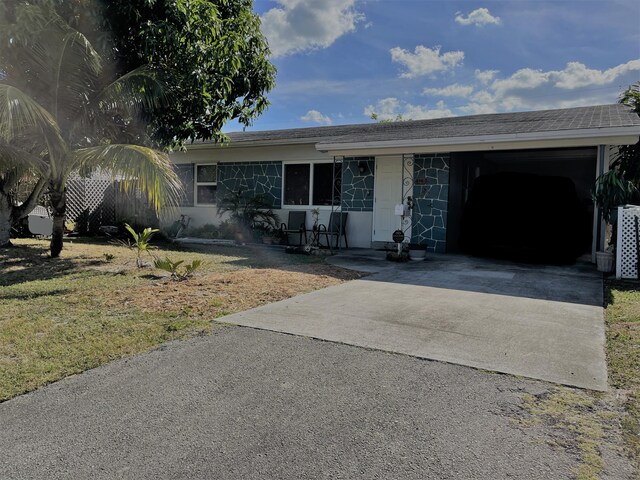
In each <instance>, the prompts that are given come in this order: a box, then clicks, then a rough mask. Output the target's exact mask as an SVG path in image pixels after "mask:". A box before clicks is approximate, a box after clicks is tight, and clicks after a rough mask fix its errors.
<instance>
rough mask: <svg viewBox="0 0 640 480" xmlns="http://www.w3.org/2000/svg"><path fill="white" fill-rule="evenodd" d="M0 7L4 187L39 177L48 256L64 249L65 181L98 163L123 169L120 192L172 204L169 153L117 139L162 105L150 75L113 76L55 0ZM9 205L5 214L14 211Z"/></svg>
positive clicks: (174, 188)
mask: <svg viewBox="0 0 640 480" xmlns="http://www.w3.org/2000/svg"><path fill="white" fill-rule="evenodd" d="M2 13H3V17H2V19H3V20H4V22H3V25H2V27H3V29H2V34H1V37H0V41H2V43H1V44H0V45H1V48H0V71H1V72H2V79H1V80H0V171H1V172H3V174H2V181H3V183H6V184H7V186H10V185H11V183H13V180H12V178H14V177H16V176H20V175H21V174H22V173H24V171H25V169H29V170H30V171H32V172H36V173H37V174H38V175H39V176H40V181H39V182H38V184H37V187H41V186H42V185H43V184H46V186H47V188H48V193H49V197H50V202H51V207H52V210H53V235H52V238H51V256H52V257H57V256H59V254H60V252H61V250H62V246H63V233H64V221H65V214H66V184H67V180H68V179H69V177H70V175H71V174H72V173H74V172H77V171H81V170H85V171H91V170H94V169H98V168H100V169H104V170H106V171H109V172H111V173H112V174H113V175H114V176H115V175H118V176H120V177H121V178H122V179H123V182H122V186H123V188H125V189H126V190H132V189H133V188H140V189H141V190H142V191H144V192H145V193H146V195H147V198H148V200H149V202H150V203H151V204H152V205H153V206H154V207H156V209H158V210H159V209H160V208H162V207H165V206H171V205H175V204H176V203H177V199H178V195H179V188H180V183H179V180H178V178H177V176H176V174H175V172H174V170H173V168H172V166H171V162H170V161H169V158H168V156H167V154H165V153H162V152H159V151H157V150H153V149H151V148H149V147H146V146H141V145H135V144H131V143H121V142H122V140H123V139H127V138H128V137H131V136H132V132H134V131H135V130H134V129H131V128H129V125H130V123H131V121H132V119H135V118H136V114H137V111H138V110H140V109H144V108H154V107H156V106H160V105H162V103H163V97H164V94H163V85H162V81H161V80H159V78H158V76H157V75H156V72H154V71H153V70H152V69H150V68H148V67H146V66H143V67H140V68H137V69H135V70H132V71H130V72H127V73H126V74H124V75H118V74H117V73H115V69H110V68H108V64H107V63H106V62H105V60H104V58H103V57H102V56H101V55H100V54H99V53H98V52H97V51H96V50H95V49H94V48H93V46H92V44H91V43H90V42H89V40H88V39H87V37H85V36H84V35H83V34H82V33H80V32H79V31H77V30H76V29H74V28H72V27H71V26H70V25H69V23H68V22H67V21H65V20H64V19H63V18H62V17H61V16H59V15H58V14H57V12H56V10H55V5H54V4H53V3H52V2H47V1H42V2H33V3H31V2H15V3H14V4H12V5H11V9H8V8H6V7H5V9H4V10H3V12H2ZM5 189H6V186H3V191H5ZM37 193H38V192H36V191H35V188H34V192H32V194H37ZM0 200H2V202H0V203H3V204H4V205H3V206H0V209H2V210H4V211H6V208H5V207H6V202H5V201H4V200H3V199H2V198H1V197H0ZM10 207H11V213H10V219H11V218H13V217H14V216H15V215H16V208H14V206H12V205H10ZM6 217H7V215H6V213H5V214H4V215H3V218H2V219H5V220H6ZM6 230H7V229H6V226H5V227H2V228H0V234H2V235H5V233H4V232H5V231H6ZM4 240H6V239H5V238H0V243H4Z"/></svg>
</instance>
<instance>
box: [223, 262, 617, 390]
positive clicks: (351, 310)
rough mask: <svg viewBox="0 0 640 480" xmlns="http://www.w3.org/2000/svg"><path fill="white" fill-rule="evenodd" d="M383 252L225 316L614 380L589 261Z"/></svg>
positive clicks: (588, 380)
mask: <svg viewBox="0 0 640 480" xmlns="http://www.w3.org/2000/svg"><path fill="white" fill-rule="evenodd" d="M379 255H381V252H375V253H374V252H372V251H364V252H362V253H361V254H357V253H355V254H354V253H353V252H351V253H350V254H348V255H342V256H337V257H334V258H333V259H332V262H333V263H335V264H337V265H341V266H344V267H348V268H355V269H359V270H364V271H376V270H378V273H375V274H373V275H371V276H368V277H365V278H363V279H361V280H356V281H353V282H348V283H346V284H342V285H338V286H335V287H330V288H327V289H323V290H319V291H316V292H312V293H309V294H307V295H302V296H299V297H294V298H291V299H288V300H285V301H282V302H278V303H273V304H270V305H265V306H263V307H260V308H256V309H253V310H250V311H246V312H242V313H238V314H235V315H231V316H227V317H224V318H223V319H220V321H221V322H222V323H228V324H235V325H242V326H247V327H254V328H260V329H265V330H272V331H277V332H283V333H289V334H294V335H302V336H307V337H313V338H319V339H323V340H329V341H334V342H340V343H345V344H350V345H357V346H361V347H368V348H374V349H379V350H385V351H389V352H396V353H402V354H407V355H412V356H415V357H419V358H426V359H433V360H441V361H445V362H450V363H455V364H460V365H467V366H471V367H476V368H482V369H487V370H492V371H496V372H503V373H509V374H514V375H521V376H525V377H530V378H535V379H541V380H547V381H551V382H556V383H561V384H565V385H572V386H577V387H581V388H588V389H594V390H606V389H607V369H606V360H605V353H604V341H605V340H604V321H603V309H602V278H601V275H600V274H598V273H597V272H596V271H595V269H594V268H593V267H592V266H591V265H589V264H583V265H580V264H579V265H577V266H570V267H545V266H527V265H518V264H513V263H509V262H499V261H493V260H492V261H487V260H481V259H474V258H469V257H463V256H451V255H441V256H437V255H430V256H429V259H428V260H427V261H425V262H419V263H411V264H404V265H398V264H390V263H387V262H383V261H380V259H379Z"/></svg>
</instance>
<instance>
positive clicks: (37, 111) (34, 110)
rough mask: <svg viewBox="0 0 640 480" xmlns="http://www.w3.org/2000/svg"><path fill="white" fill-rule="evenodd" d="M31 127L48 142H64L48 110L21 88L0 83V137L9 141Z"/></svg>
mask: <svg viewBox="0 0 640 480" xmlns="http://www.w3.org/2000/svg"><path fill="white" fill-rule="evenodd" d="M33 129H36V130H38V131H40V132H41V133H42V134H43V135H44V136H45V137H46V138H48V139H49V141H50V142H53V143H55V144H58V145H59V146H62V145H63V144H64V142H63V140H62V137H61V134H60V130H59V128H58V124H57V122H56V120H55V119H54V118H53V116H52V115H51V113H49V111H47V110H46V109H45V108H44V107H42V105H40V104H39V103H38V102H36V101H35V100H34V99H33V98H32V97H30V96H29V95H27V94H26V93H24V92H23V91H22V90H20V89H18V88H16V87H14V86H11V85H6V84H3V83H0V139H2V140H4V141H5V142H11V141H12V140H14V139H16V138H19V137H22V136H23V134H24V133H25V131H33Z"/></svg>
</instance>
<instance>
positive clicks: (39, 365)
mask: <svg viewBox="0 0 640 480" xmlns="http://www.w3.org/2000/svg"><path fill="white" fill-rule="evenodd" d="M16 244H17V245H16V247H14V248H9V249H0V401H2V400H7V399H9V398H11V397H14V396H16V395H19V394H22V393H25V392H28V391H30V390H33V389H35V388H38V387H40V386H42V385H45V384H47V383H50V382H53V381H56V380H59V379H61V378H63V377H65V376H68V375H73V374H76V373H79V372H82V371H84V370H86V369H89V368H93V367H96V366H98V365H101V364H103V363H105V362H108V361H110V360H113V359H116V358H120V357H123V356H127V355H133V354H136V353H139V352H143V351H145V350H149V349H151V348H154V347H156V346H158V345H160V344H162V343H163V342H166V341H168V340H172V339H175V338H180V337H184V336H189V335H194V334H198V333H202V332H208V331H209V330H210V329H211V325H212V319H214V318H217V317H220V316H223V315H226V314H228V313H231V312H236V311H240V310H244V309H247V308H252V307H255V306H258V305H262V304H264V303H269V302H273V301H277V300H281V299H284V298H288V297H291V296H293V295H297V294H300V293H305V292H308V291H311V290H313V289H316V288H321V287H325V286H329V285H333V284H336V283H339V282H341V281H344V280H348V279H351V278H355V277H356V276H357V275H356V274H354V273H353V272H348V271H345V270H343V269H340V268H337V267H332V266H329V265H326V264H325V263H324V262H323V261H322V260H320V259H317V258H315V257H306V256H298V255H286V254H284V253H282V252H279V251H277V250H270V249H264V248H256V247H244V248H237V247H211V248H200V249H199V250H198V251H184V250H176V249H174V248H173V247H171V246H164V247H162V248H160V249H159V250H157V251H156V255H157V256H159V257H165V256H169V257H171V258H172V259H184V260H186V261H191V260H193V259H201V260H202V261H203V262H204V265H203V267H202V268H201V270H199V271H198V272H197V275H196V276H194V277H193V278H191V279H189V280H187V281H183V282H176V281H171V280H170V279H169V278H168V274H167V273H165V272H162V271H159V270H155V269H154V268H152V267H147V268H143V269H138V268H136V266H135V255H134V253H133V251H131V250H129V249H127V248H125V247H122V246H116V245H112V244H109V243H106V242H89V241H74V242H73V243H71V242H70V243H67V245H66V246H65V250H64V251H63V254H62V257H61V258H59V259H51V258H48V256H47V244H46V243H45V242H43V241H37V240H18V241H17V242H16ZM147 262H148V263H151V262H150V259H148V260H147Z"/></svg>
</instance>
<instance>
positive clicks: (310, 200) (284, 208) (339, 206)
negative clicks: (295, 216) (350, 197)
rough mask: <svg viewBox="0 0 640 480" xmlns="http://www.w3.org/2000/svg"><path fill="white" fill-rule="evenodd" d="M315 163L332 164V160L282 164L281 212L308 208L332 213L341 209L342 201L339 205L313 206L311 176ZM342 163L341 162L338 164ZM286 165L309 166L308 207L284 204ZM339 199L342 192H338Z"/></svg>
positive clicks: (287, 161) (286, 161)
mask: <svg viewBox="0 0 640 480" xmlns="http://www.w3.org/2000/svg"><path fill="white" fill-rule="evenodd" d="M316 163H333V160H285V161H283V162H282V199H281V200H280V202H281V207H282V209H283V210H309V209H310V208H318V209H320V210H331V208H333V210H334V211H336V212H338V211H340V208H341V207H342V201H341V202H340V204H339V205H334V206H333V207H332V206H331V205H314V204H313V203H312V202H313V175H314V173H313V172H314V168H313V165H315V164H316ZM338 163H342V162H338ZM287 165H310V167H309V204H308V205H289V204H287V203H284V196H285V187H286V184H285V180H286V178H287ZM340 197H342V191H341V192H340ZM341 200H342V198H341Z"/></svg>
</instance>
